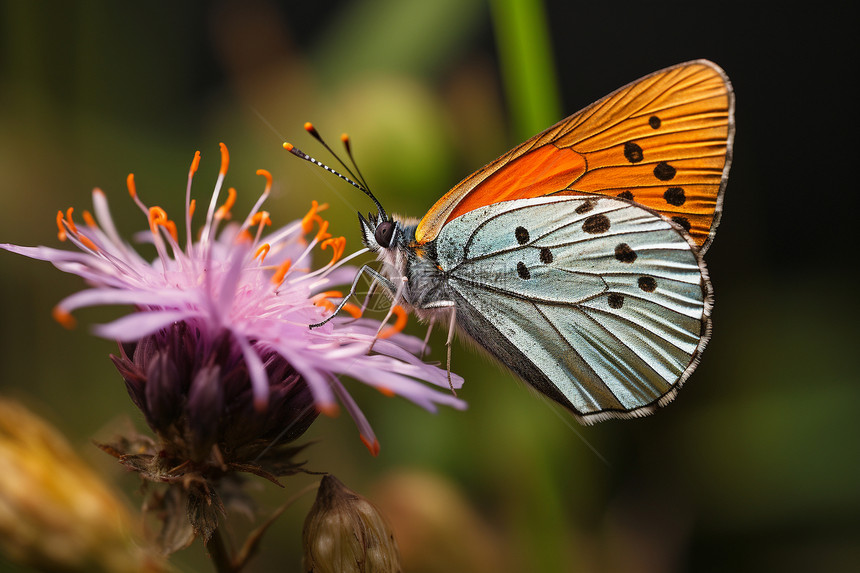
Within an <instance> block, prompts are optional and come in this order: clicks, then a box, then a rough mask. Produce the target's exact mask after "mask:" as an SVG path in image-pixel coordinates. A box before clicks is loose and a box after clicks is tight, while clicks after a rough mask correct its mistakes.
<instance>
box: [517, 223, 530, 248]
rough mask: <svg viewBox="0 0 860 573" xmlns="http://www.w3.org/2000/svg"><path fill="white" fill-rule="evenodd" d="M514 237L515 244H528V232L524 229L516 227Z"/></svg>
mask: <svg viewBox="0 0 860 573" xmlns="http://www.w3.org/2000/svg"><path fill="white" fill-rule="evenodd" d="M514 237H516V239H517V242H518V243H519V244H521V245H525V244H526V243H528V242H529V232H528V231H527V230H526V228H525V227H517V228H516V229H514Z"/></svg>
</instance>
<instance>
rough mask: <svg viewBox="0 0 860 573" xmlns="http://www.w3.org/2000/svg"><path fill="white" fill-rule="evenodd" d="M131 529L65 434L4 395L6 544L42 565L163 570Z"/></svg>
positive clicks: (0, 525) (2, 534)
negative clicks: (135, 540) (138, 541)
mask: <svg viewBox="0 0 860 573" xmlns="http://www.w3.org/2000/svg"><path fill="white" fill-rule="evenodd" d="M132 529H133V528H132V526H131V518H130V516H129V514H128V513H127V511H126V509H125V507H124V506H123V505H122V503H121V502H120V501H119V500H118V499H116V497H114V495H113V493H112V492H111V491H110V490H109V489H108V487H107V486H106V485H104V484H103V483H102V481H101V480H100V479H99V477H98V475H96V474H95V473H94V472H92V471H91V470H90V469H89V468H87V467H86V466H85V465H84V463H83V462H82V461H81V460H80V459H79V458H78V457H77V455H75V453H74V451H73V450H72V448H71V447H70V446H69V445H68V443H66V441H65V440H64V439H63V438H62V436H60V435H59V434H58V433H57V432H56V431H55V430H54V429H53V428H51V427H50V426H48V425H47V424H46V423H45V422H43V421H42V420H40V419H38V418H37V417H36V416H34V415H33V414H32V413H30V412H29V411H27V410H26V409H25V408H24V407H23V406H21V405H20V404H17V403H15V402H12V401H10V400H6V399H2V398H0V550H2V551H3V552H4V553H5V554H6V555H8V557H9V558H11V559H12V560H13V561H15V562H18V563H21V564H25V565H28V566H32V567H35V568H38V569H39V570H48V571H68V572H77V571H80V572H83V571H105V572H107V571H110V572H118V573H137V572H142V571H160V570H162V568H161V567H160V566H159V565H158V563H157V562H155V561H153V559H152V557H151V556H147V555H146V554H145V553H144V552H143V551H142V550H141V549H140V548H139V547H138V546H137V545H136V544H135V542H134V540H133V539H132V536H131V531H132Z"/></svg>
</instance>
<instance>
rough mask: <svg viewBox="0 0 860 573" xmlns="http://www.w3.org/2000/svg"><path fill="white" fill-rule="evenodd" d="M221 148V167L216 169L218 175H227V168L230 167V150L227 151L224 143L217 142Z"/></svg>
mask: <svg viewBox="0 0 860 573" xmlns="http://www.w3.org/2000/svg"><path fill="white" fill-rule="evenodd" d="M218 147H220V148H221V169H219V170H218V174H219V175H227V168H228V167H230V152H229V151H227V146H226V145H224V143H219V144H218Z"/></svg>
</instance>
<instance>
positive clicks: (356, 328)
mask: <svg viewBox="0 0 860 573" xmlns="http://www.w3.org/2000/svg"><path fill="white" fill-rule="evenodd" d="M199 160H200V154H199V152H198V153H197V154H196V155H195V157H194V161H193V162H192V165H191V169H190V170H189V174H188V187H187V190H186V201H185V206H186V208H185V221H184V223H185V225H184V227H185V233H184V236H181V235H180V233H179V229H178V228H177V225H176V224H175V223H174V221H172V220H170V219H169V218H168V216H167V213H166V212H165V211H164V210H163V209H161V208H160V207H147V206H146V205H145V204H144V203H143V201H142V200H141V199H140V198H139V197H138V195H137V193H136V190H135V185H134V179H133V176H132V175H129V178H128V188H129V193H130V195H131V197H132V198H133V199H134V201H135V202H136V203H137V205H138V206H139V207H140V209H141V210H142V211H143V213H144V215H145V216H146V218H147V221H148V223H149V231H147V232H144V233H142V234H141V236H142V237H143V238H144V239H145V240H146V241H148V242H151V243H152V244H153V245H154V246H155V249H156V251H157V253H158V256H157V258H156V259H155V260H154V261H153V262H151V263H150V262H147V261H146V260H145V259H144V258H143V257H141V255H140V254H139V253H138V252H137V251H135V250H134V248H133V247H132V246H130V245H129V244H128V243H127V242H126V241H124V240H123V239H122V238H121V236H120V234H119V233H118V231H117V229H116V227H115V225H114V223H113V220H112V219H111V215H110V212H109V209H108V203H107V198H106V196H105V194H104V193H103V192H102V191H101V190H99V189H95V190H94V191H93V206H94V212H95V216H93V215H91V214H90V213H88V212H84V213H83V219H84V221H85V225H80V226H79V225H76V224H75V222H74V221H73V219H72V209H69V210H68V211H67V212H66V213H62V212H60V213H58V214H57V224H58V229H59V236H60V239H61V240H69V241H71V242H72V243H73V244H74V245H75V246H76V247H77V248H78V250H77V251H69V250H58V249H53V248H49V247H20V246H16V245H10V244H4V245H0V247H3V248H4V249H6V250H9V251H12V252H15V253H19V254H22V255H25V256H27V257H31V258H34V259H40V260H45V261H49V262H51V263H53V264H54V266H56V267H57V268H58V269H60V270H62V271H64V272H68V273H73V274H76V275H78V276H80V277H82V278H84V279H85V280H86V281H87V283H88V285H89V288H87V289H86V290H83V291H80V292H78V293H75V294H73V295H71V296H69V297H67V298H66V299H64V300H63V301H61V302H60V303H59V304H58V305H57V306H56V308H55V309H54V316H55V318H56V319H57V320H58V321H59V322H61V323H62V324H64V325H66V326H72V325H73V324H74V319H73V318H72V315H71V313H72V312H73V311H74V310H76V309H78V308H81V307H86V306H95V305H117V304H127V305H133V307H134V309H135V310H134V312H131V313H130V314H127V315H125V316H123V317H122V318H119V319H117V320H115V321H113V322H110V323H108V324H102V325H98V326H96V327H95V328H94V331H95V333H96V334H98V335H99V336H103V337H105V338H110V339H115V340H117V341H119V342H121V343H123V350H122V352H121V353H120V356H119V357H113V359H114V362H115V364H116V365H117V367H118V369H119V370H120V373H121V374H122V375H123V378H124V379H125V381H126V386H127V388H128V390H129V394H130V395H131V397H132V399H133V400H134V402H135V404H136V405H137V406H138V407H140V409H141V410H142V411H143V412H144V414H145V416H146V419H147V421H148V423H149V424H150V426H151V427H152V428H153V429H154V430H155V431H156V432H157V433H158V434H159V435H160V436H166V435H171V436H173V437H175V438H177V439H178V438H181V439H182V440H184V442H185V443H186V446H187V451H186V453H187V454H188V455H189V456H190V459H194V458H199V457H201V456H206V455H208V454H207V451H208V450H207V449H208V448H211V446H212V445H213V444H217V445H218V446H219V447H220V448H222V449H224V448H227V449H241V448H242V447H243V444H248V443H252V442H258V443H260V444H262V443H265V442H266V441H267V440H275V439H283V438H284V436H281V435H279V433H282V432H284V431H286V434H287V439H289V438H290V437H292V438H294V437H297V436H298V435H300V434H301V432H303V431H304V429H305V428H307V426H308V425H310V423H311V422H312V421H313V419H314V418H315V417H316V414H317V412H323V413H326V414H334V413H336V411H337V409H338V403H340V404H341V405H343V407H344V408H346V409H347V411H348V412H349V413H350V414H351V416H352V417H353V418H354V420H355V422H356V424H357V425H358V428H359V432H360V435H361V439H362V441H364V443H365V445H367V447H368V449H369V450H370V451H371V452H372V453H373V454H374V455H375V454H376V453H377V452H378V449H379V443H378V441H377V439H376V437H375V435H374V433H373V430H372V429H371V427H370V424H369V423H368V421H367V419H366V418H365V416H364V414H363V413H362V412H361V410H360V409H359V408H358V406H357V404H356V403H355V401H354V400H353V399H352V397H351V396H350V394H349V393H348V392H347V390H346V388H345V387H344V385H343V383H342V382H341V380H340V376H341V375H347V376H349V377H351V378H354V379H356V380H359V381H361V382H363V383H365V384H367V385H370V386H373V387H375V388H377V389H378V390H380V391H381V392H382V393H383V394H386V395H394V394H397V395H400V396H403V397H405V398H408V399H409V400H411V401H413V402H415V403H416V404H418V405H420V406H422V407H423V408H426V409H427V410H430V411H435V409H436V406H437V404H445V405H449V406H453V407H455V408H461V409H462V408H464V407H465V404H464V402H462V401H461V400H459V399H458V398H456V397H455V396H453V395H452V394H451V393H450V392H448V391H447V389H448V377H447V374H446V372H445V371H444V370H442V369H440V368H438V367H436V366H432V365H428V364H425V363H423V362H422V361H421V360H420V359H419V358H417V357H416V356H415V354H416V353H418V352H420V350H421V347H422V343H421V341H419V340H418V339H416V338H414V337H411V336H406V335H403V334H400V333H399V332H395V333H394V334H393V335H391V336H390V337H386V336H385V335H386V334H388V333H389V332H391V331H392V328H391V327H389V328H388V329H387V330H385V331H383V333H382V336H381V337H377V333H378V332H379V329H380V326H381V325H380V323H379V322H378V321H374V320H370V319H366V318H361V317H358V318H356V317H355V316H354V317H352V318H350V317H337V318H335V319H334V320H332V321H330V322H328V323H326V324H325V325H323V326H321V327H319V328H314V329H310V328H308V325H309V324H314V323H318V322H320V321H322V320H323V319H324V318H326V315H327V314H328V312H330V310H331V309H332V308H333V306H334V305H333V302H332V300H330V299H336V300H337V299H338V298H339V297H341V296H342V295H341V293H338V292H336V291H331V290H329V289H330V288H331V286H333V285H338V284H344V283H346V282H349V281H350V280H351V279H352V277H353V274H354V269H352V268H350V267H344V266H342V265H343V263H345V262H347V261H348V260H350V259H351V258H353V257H354V256H357V255H359V254H361V253H363V252H365V250H362V251H359V252H357V253H355V254H353V255H350V256H348V257H346V258H342V255H343V252H344V246H345V241H344V239H343V237H337V238H333V237H331V235H330V234H329V233H328V232H327V228H328V222H327V221H324V220H323V219H322V217H321V216H320V215H319V213H320V212H321V211H322V210H323V209H324V208H325V205H322V206H321V205H318V204H317V203H316V202H313V205H312V208H311V210H310V212H309V213H308V214H307V215H306V216H305V217H304V218H303V219H302V220H299V221H295V222H292V223H290V224H288V225H285V226H283V227H281V228H279V229H277V230H274V231H270V232H268V233H264V231H265V227H266V226H269V225H271V219H270V218H269V214H268V213H267V212H265V211H262V210H261V209H260V208H261V206H262V204H263V202H264V201H265V200H266V198H267V197H268V195H269V190H270V188H271V175H269V173H268V172H266V171H263V170H260V171H258V172H257V173H258V174H259V175H262V176H263V177H265V178H266V187H265V190H264V191H263V193H262V195H261V196H260V198H259V200H258V201H257V203H256V204H255V205H254V207H253V209H252V210H251V212H250V213H249V214H248V216H247V217H245V218H244V220H242V221H241V222H238V221H237V222H229V223H228V220H229V219H231V212H230V211H231V208H232V205H233V202H234V200H235V191H234V190H233V189H230V190H229V194H228V199H227V200H226V201H225V203H224V204H223V205H221V206H220V207H219V206H218V200H219V195H220V192H221V188H222V185H223V181H224V178H225V175H226V172H227V165H228V162H229V161H228V155H227V149H226V147H225V146H224V145H223V144H221V171H220V174H219V176H218V180H217V182H216V184H215V189H214V191H213V193H212V197H211V199H210V201H209V205H208V208H207V210H206V214H205V221H204V223H203V227H202V230H201V231H200V233H199V236H198V238H197V239H196V240H195V239H193V238H192V225H191V220H192V216H193V215H194V212H195V202H194V201H193V200H191V182H192V178H193V175H194V173H195V171H196V170H197V165H198V163H199ZM314 229H316V232H315V233H313V231H314ZM317 246H319V247H320V248H321V249H323V250H331V252H332V253H333V256H332V259H331V261H330V262H329V263H327V264H326V265H324V266H323V267H321V268H318V269H316V270H312V269H313V267H312V264H311V253H312V251H313V250H314V249H315V247H317ZM347 310H350V311H352V312H353V313H354V314H355V315H358V314H360V313H358V312H356V308H355V307H350V306H349V305H348V306H347ZM374 341H375V343H374ZM371 348H372V352H369V350H370V349H371ZM452 380H453V384H454V386H455V387H460V386H461V385H462V379H461V378H459V377H457V376H454V375H452ZM422 381H426V382H429V383H431V384H434V385H436V386H438V387H440V388H441V390H437V389H434V388H432V387H431V386H428V385H426V384H424V383H423V382H422ZM238 421H241V423H238ZM287 426H291V427H290V428H287ZM238 458H239V459H245V458H246V456H244V455H240V456H238Z"/></svg>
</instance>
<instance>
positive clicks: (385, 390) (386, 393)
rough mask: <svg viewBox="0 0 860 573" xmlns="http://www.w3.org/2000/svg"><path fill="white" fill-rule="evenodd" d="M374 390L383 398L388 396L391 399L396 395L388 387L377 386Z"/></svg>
mask: <svg viewBox="0 0 860 573" xmlns="http://www.w3.org/2000/svg"><path fill="white" fill-rule="evenodd" d="M376 389H377V390H379V393H380V394H382V395H383V396H388V397H389V398H393V397H394V396H396V395H397V394H396V393H395V392H394V390H392V389H391V388H389V387H388V386H377V387H376Z"/></svg>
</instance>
